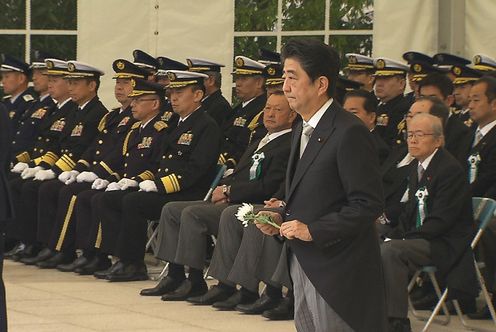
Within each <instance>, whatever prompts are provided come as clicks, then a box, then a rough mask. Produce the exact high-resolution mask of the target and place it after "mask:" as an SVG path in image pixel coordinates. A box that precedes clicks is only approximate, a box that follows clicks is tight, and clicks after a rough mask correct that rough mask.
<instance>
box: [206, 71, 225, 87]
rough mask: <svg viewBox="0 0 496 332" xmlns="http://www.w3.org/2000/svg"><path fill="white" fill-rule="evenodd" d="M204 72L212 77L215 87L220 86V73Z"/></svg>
mask: <svg viewBox="0 0 496 332" xmlns="http://www.w3.org/2000/svg"><path fill="white" fill-rule="evenodd" d="M206 74H207V75H208V76H210V77H212V78H213V79H214V85H215V87H216V88H220V87H221V86H222V75H221V73H220V72H218V71H209V72H206Z"/></svg>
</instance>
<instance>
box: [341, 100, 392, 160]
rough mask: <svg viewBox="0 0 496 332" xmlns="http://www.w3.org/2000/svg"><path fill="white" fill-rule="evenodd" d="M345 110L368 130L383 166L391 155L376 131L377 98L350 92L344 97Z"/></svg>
mask: <svg viewBox="0 0 496 332" xmlns="http://www.w3.org/2000/svg"><path fill="white" fill-rule="evenodd" d="M343 108H344V109H345V110H346V111H348V112H351V113H353V114H355V115H356V116H357V117H358V118H359V119H360V120H362V121H363V123H364V124H365V126H366V127H367V128H368V130H369V131H370V133H371V134H372V137H373V139H374V144H375V148H376V150H377V154H378V156H379V162H380V163H381V164H382V162H383V161H384V160H385V159H386V158H387V156H388V155H389V151H390V147H389V146H388V145H387V144H386V143H385V142H384V140H383V139H382V137H381V135H380V134H379V133H378V132H377V130H375V121H376V118H377V115H376V111H377V98H376V97H375V96H374V95H373V94H372V93H370V92H368V91H365V90H353V91H349V92H348V93H346V95H345V96H344V103H343Z"/></svg>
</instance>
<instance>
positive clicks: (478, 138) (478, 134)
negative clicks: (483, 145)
mask: <svg viewBox="0 0 496 332" xmlns="http://www.w3.org/2000/svg"><path fill="white" fill-rule="evenodd" d="M483 137H484V136H483V135H482V132H481V131H480V129H477V131H476V132H475V138H474V143H473V144H472V147H474V146H476V145H477V144H479V142H480V141H481V139H482V138H483Z"/></svg>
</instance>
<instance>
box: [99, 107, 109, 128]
mask: <svg viewBox="0 0 496 332" xmlns="http://www.w3.org/2000/svg"><path fill="white" fill-rule="evenodd" d="M109 114H110V112H107V113H106V114H105V115H104V116H103V117H102V119H101V120H100V123H99V124H98V131H100V132H101V131H103V130H104V129H105V126H106V124H107V116H108V115H109Z"/></svg>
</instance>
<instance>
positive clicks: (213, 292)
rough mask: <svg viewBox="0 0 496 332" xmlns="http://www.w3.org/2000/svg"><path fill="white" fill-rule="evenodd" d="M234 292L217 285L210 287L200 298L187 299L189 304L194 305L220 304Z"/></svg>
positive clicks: (234, 290) (232, 289) (231, 289)
mask: <svg viewBox="0 0 496 332" xmlns="http://www.w3.org/2000/svg"><path fill="white" fill-rule="evenodd" d="M235 292H236V289H235V288H224V287H220V286H219V285H215V286H213V287H210V289H209V290H208V292H206V293H205V294H204V295H202V296H195V297H189V298H188V299H186V301H188V302H189V303H192V304H196V305H212V304H214V303H215V302H222V301H225V300H227V299H228V298H230V297H231V296H232V295H233V294H234V293H235Z"/></svg>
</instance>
